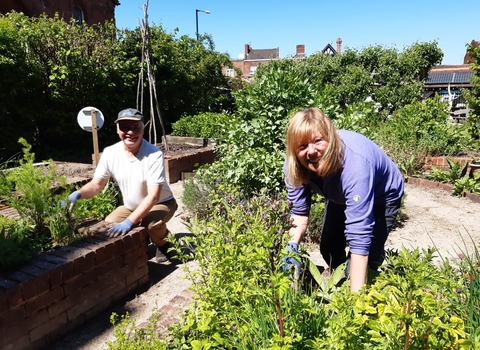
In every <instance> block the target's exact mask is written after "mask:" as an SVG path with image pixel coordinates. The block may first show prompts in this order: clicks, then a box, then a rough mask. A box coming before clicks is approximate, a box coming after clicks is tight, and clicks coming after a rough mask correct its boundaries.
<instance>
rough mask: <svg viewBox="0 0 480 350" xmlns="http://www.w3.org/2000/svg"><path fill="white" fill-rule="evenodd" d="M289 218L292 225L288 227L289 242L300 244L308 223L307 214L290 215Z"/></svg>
mask: <svg viewBox="0 0 480 350" xmlns="http://www.w3.org/2000/svg"><path fill="white" fill-rule="evenodd" d="M290 218H291V219H292V220H293V221H292V227H291V228H290V231H289V234H290V242H295V243H297V244H300V242H301V241H302V240H303V237H304V236H305V232H306V231H307V225H308V216H307V215H291V216H290Z"/></svg>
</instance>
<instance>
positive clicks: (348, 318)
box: [112, 195, 480, 350]
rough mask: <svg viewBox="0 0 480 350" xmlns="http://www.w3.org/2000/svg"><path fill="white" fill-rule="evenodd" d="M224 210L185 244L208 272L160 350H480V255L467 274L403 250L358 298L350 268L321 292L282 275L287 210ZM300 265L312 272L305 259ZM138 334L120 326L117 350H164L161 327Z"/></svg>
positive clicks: (272, 202)
mask: <svg viewBox="0 0 480 350" xmlns="http://www.w3.org/2000/svg"><path fill="white" fill-rule="evenodd" d="M214 204H215V206H214V207H213V208H212V210H211V212H210V213H209V214H208V215H207V217H205V218H203V219H198V218H195V219H194V220H193V221H192V222H191V224H190V226H189V228H190V231H191V232H192V234H193V235H192V236H191V237H185V238H184V242H183V243H184V244H185V245H187V246H188V247H189V248H190V249H191V252H192V253H191V254H190V257H192V258H195V259H196V260H197V261H198V265H199V267H198V268H195V269H194V270H192V271H189V279H191V281H192V283H193V287H192V289H193V290H194V292H195V296H194V302H192V303H191V305H190V307H189V308H188V309H187V310H186V312H185V314H184V315H182V321H181V322H179V323H178V324H175V325H172V326H171V327H170V329H169V333H168V334H167V335H165V339H166V340H164V341H163V342H160V343H158V344H156V346H158V347H159V348H160V349H162V348H164V347H166V349H208V348H219V349H267V348H268V349H339V350H340V349H342V350H343V349H372V348H379V349H380V348H381V349H392V350H394V349H395V350H396V349H399V348H402V349H423V348H428V349H472V348H476V347H472V345H474V346H478V344H479V343H478V340H479V339H480V338H478V331H477V329H478V327H479V326H480V324H479V323H478V322H479V317H478V315H477V312H478V310H477V308H476V307H475V305H477V304H475V303H478V298H479V294H478V293H477V292H478V291H477V289H476V288H477V285H478V278H477V276H478V269H479V268H478V266H479V265H478V264H480V262H479V261H478V254H477V257H472V259H471V260H467V259H465V260H463V261H465V262H467V261H469V262H468V263H464V264H463V265H462V264H460V268H459V267H455V265H454V264H452V263H451V262H450V261H448V260H445V261H444V262H443V264H442V265H441V266H437V265H436V264H435V263H433V257H434V254H435V250H434V249H428V250H423V251H419V250H418V249H415V250H413V251H409V250H407V249H405V248H403V249H402V250H401V251H400V252H396V253H390V254H388V255H387V257H386V260H385V264H384V265H383V266H382V270H383V271H382V272H381V273H380V274H377V275H375V276H372V278H369V280H370V281H371V282H370V284H367V285H366V286H365V287H364V288H362V289H361V290H360V291H359V292H357V293H352V292H350V286H349V281H348V280H347V281H346V282H344V283H343V284H342V283H341V281H344V279H343V278H342V272H343V268H341V269H339V270H336V271H335V272H334V273H333V275H332V276H331V277H323V276H319V273H318V270H317V268H316V267H315V266H311V267H310V268H311V273H312V275H313V276H314V277H315V279H316V280H317V282H318V285H316V284H315V283H312V281H311V280H308V279H307V277H308V275H307V274H305V275H303V274H302V275H301V280H300V283H295V280H292V275H290V273H289V272H283V270H282V264H283V263H282V258H283V257H285V256H286V252H285V250H284V245H285V243H286V241H287V239H288V238H287V235H286V232H287V231H288V229H289V227H290V221H289V213H288V207H287V205H286V203H285V201H284V200H280V199H272V198H270V197H265V196H264V195H260V196H257V197H253V198H252V199H251V200H245V199H242V198H239V197H230V198H219V199H218V201H217V202H216V203H214ZM259 242H261V243H259ZM177 249H178V250H179V251H181V247H179V246H177ZM183 258H184V259H185V258H188V255H187V256H185V255H183ZM296 258H298V259H299V260H300V261H301V262H302V266H309V265H307V262H308V261H309V260H308V257H307V256H306V255H305V254H304V252H301V253H300V254H299V255H297V256H296ZM185 266H186V267H187V268H188V265H185ZM369 277H370V276H369ZM472 284H473V287H472V288H470V286H472ZM151 322H156V321H155V320H153V321H151ZM129 325H131V321H129V320H128V319H123V321H122V322H121V324H119V325H117V326H116V331H115V334H116V337H117V342H116V344H117V345H118V347H115V346H113V347H112V349H130V348H150V347H149V346H150V344H151V343H152V342H157V341H158V339H156V338H154V337H155V334H153V333H149V332H150V329H153V328H152V327H153V326H154V323H150V326H149V327H147V328H146V329H140V330H135V326H133V328H132V327H128V326H129ZM136 332H139V333H138V334H139V335H138V336H137V335H136ZM476 332H477V333H476ZM149 334H150V335H149ZM477 338H478V339H477ZM126 340H128V342H127V341H126ZM119 344H128V346H130V347H127V345H125V347H121V346H120V345H119Z"/></svg>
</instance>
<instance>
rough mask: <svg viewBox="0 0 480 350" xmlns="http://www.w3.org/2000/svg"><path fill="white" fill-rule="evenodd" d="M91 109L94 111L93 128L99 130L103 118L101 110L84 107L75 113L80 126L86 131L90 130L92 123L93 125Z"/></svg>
mask: <svg viewBox="0 0 480 350" xmlns="http://www.w3.org/2000/svg"><path fill="white" fill-rule="evenodd" d="M92 111H94V112H95V117H96V118H95V129H96V130H100V128H101V127H102V126H103V122H104V118H103V114H102V112H101V111H100V110H99V109H98V108H95V107H91V106H89V107H84V108H82V110H81V111H80V112H78V115H77V122H78V125H80V127H81V128H82V129H83V130H85V131H88V132H92V125H93V122H94V120H93V117H92Z"/></svg>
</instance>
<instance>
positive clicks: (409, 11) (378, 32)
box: [115, 0, 480, 64]
mask: <svg viewBox="0 0 480 350" xmlns="http://www.w3.org/2000/svg"><path fill="white" fill-rule="evenodd" d="M145 2H146V0H120V3H121V4H120V5H119V6H117V7H116V9H115V18H116V21H117V27H119V28H130V29H133V28H135V27H138V25H139V20H141V19H143V6H144V4H145ZM196 9H199V10H209V11H210V12H211V13H210V14H205V13H201V12H199V13H198V29H199V32H200V33H202V34H203V33H206V34H210V35H211V36H212V38H213V41H214V43H215V50H216V51H219V52H222V53H228V54H229V55H230V57H231V58H237V57H238V55H239V54H241V53H243V52H244V46H245V44H250V45H251V47H252V48H254V49H272V48H277V47H278V48H279V50H280V57H287V56H291V55H294V54H295V50H296V46H297V45H298V44H303V45H305V53H306V54H307V55H311V54H313V53H315V52H318V51H321V50H322V49H323V48H324V47H325V46H326V45H327V44H329V43H330V44H331V45H332V46H333V47H334V48H336V40H337V38H341V39H342V41H343V43H342V49H345V48H346V47H349V48H354V49H358V50H361V49H362V48H364V47H367V46H371V45H376V44H378V45H382V46H384V47H388V48H396V49H398V50H399V51H402V50H403V48H405V47H407V46H410V45H412V44H413V43H415V42H430V41H433V40H436V41H437V42H438V45H439V47H440V49H442V51H443V53H444V58H443V62H442V64H462V63H463V57H464V55H465V52H466V44H470V42H471V41H472V40H477V41H480V24H479V23H480V0H463V1H459V0H450V1H447V0H437V1H426V0H404V1H395V0H366V1H355V0H337V1H331V0H330V1H326V0H324V1H321V0H297V1H291V0H290V1H287V0H276V1H273V0H271V1H266V0H255V1H252V0H243V1H228V0H166V1H160V0H150V1H149V8H148V15H149V22H150V24H156V25H161V26H162V27H163V28H164V29H165V30H166V31H167V32H169V33H173V31H174V30H175V29H176V28H178V34H177V37H180V36H181V35H188V36H190V37H192V38H195V37H196V34H195V27H196V20H195V14H196Z"/></svg>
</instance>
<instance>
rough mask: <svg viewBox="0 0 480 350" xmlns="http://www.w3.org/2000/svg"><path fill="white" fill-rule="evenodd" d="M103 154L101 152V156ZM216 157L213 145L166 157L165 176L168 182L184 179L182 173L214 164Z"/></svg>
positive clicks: (93, 161) (93, 158)
mask: <svg viewBox="0 0 480 350" xmlns="http://www.w3.org/2000/svg"><path fill="white" fill-rule="evenodd" d="M101 155H102V154H101V153H100V155H99V157H100V156H101ZM99 159H100V158H99ZM215 159H216V156H215V152H214V151H213V148H211V147H204V148H200V149H199V150H198V151H192V153H190V154H182V155H178V156H172V157H170V158H165V176H166V178H167V181H168V183H174V182H177V181H179V180H181V179H182V173H190V172H192V171H193V170H195V169H196V168H197V167H198V166H200V165H204V164H212V163H213V162H214V161H215ZM92 164H93V165H95V155H94V154H92Z"/></svg>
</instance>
